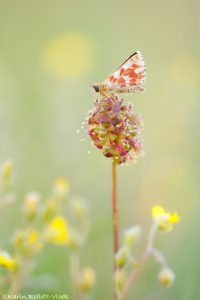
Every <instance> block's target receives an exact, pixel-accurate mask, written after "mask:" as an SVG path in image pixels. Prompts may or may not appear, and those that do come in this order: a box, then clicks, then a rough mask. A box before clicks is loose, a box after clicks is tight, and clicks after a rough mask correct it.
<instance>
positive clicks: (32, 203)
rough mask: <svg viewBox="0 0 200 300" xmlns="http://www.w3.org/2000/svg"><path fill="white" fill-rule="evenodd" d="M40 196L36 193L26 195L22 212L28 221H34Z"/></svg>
mask: <svg viewBox="0 0 200 300" xmlns="http://www.w3.org/2000/svg"><path fill="white" fill-rule="evenodd" d="M39 202H40V195H39V194H38V193H37V192H30V193H28V194H27V195H26V198H25V202H24V211H25V214H26V216H27V218H28V219H29V220H32V219H34V217H35V216H36V214H37V211H38V204H39Z"/></svg>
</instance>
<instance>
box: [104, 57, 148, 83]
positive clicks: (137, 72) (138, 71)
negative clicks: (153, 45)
mask: <svg viewBox="0 0 200 300" xmlns="http://www.w3.org/2000/svg"><path fill="white" fill-rule="evenodd" d="M145 79H146V67H145V63H144V59H143V56H142V54H141V53H140V52H139V51H137V52H135V53H134V54H132V55H131V56H130V57H129V58H128V59H127V60H126V61H125V62H124V63H123V64H122V65H121V66H120V67H119V68H118V69H117V70H116V71H115V72H113V73H112V74H111V75H110V76H108V78H107V79H106V80H105V81H104V84H106V85H108V86H109V87H113V88H114V87H116V88H125V87H134V86H135V87H137V86H140V85H142V84H143V83H144V82H145Z"/></svg>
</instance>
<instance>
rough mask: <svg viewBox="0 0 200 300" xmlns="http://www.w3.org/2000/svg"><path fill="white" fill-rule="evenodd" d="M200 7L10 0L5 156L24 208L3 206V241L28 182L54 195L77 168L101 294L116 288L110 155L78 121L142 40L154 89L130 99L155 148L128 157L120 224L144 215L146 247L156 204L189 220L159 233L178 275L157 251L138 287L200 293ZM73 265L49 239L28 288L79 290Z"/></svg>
mask: <svg viewBox="0 0 200 300" xmlns="http://www.w3.org/2000/svg"><path fill="white" fill-rule="evenodd" d="M199 11H200V3H199V1H197V0H192V1H186V0H182V1H172V0H169V1H158V0H157V1H131V0H129V1H128V0H125V1H106V0H102V1H91V0H85V1H80V0H79V1H69V0H68V1H67V0H57V1H51V0H49V1H47V0H42V1H41V0H40V1H38V0H35V1H31V0H29V1H25V0H23V1H22V0H15V1H11V0H0V137H1V138H0V160H1V161H3V160H4V159H6V158H12V159H13V160H14V163H15V185H16V190H17V193H18V195H19V197H18V198H19V199H18V205H17V207H16V210H15V211H12V212H10V211H9V212H6V213H5V214H4V215H3V216H1V220H0V228H1V231H0V232H1V237H2V238H1V239H2V245H3V246H4V244H5V243H6V241H7V240H8V239H9V236H10V234H11V232H12V231H13V229H14V228H15V227H17V226H18V223H19V218H21V217H20V206H21V203H22V201H23V197H24V194H25V193H26V192H27V191H29V190H39V191H41V192H42V193H43V194H44V195H48V193H50V190H51V187H52V183H53V182H54V180H55V179H56V178H57V177H60V176H66V177H68V178H69V180H70V182H71V189H72V193H75V194H76V193H78V194H81V195H82V196H84V197H85V198H86V199H87V200H88V202H89V205H90V210H91V216H92V220H91V221H92V227H91V232H90V235H89V237H88V244H87V245H86V246H85V247H84V249H83V251H82V254H81V260H82V265H90V266H92V267H94V268H95V269H96V271H97V278H98V284H97V286H96V288H95V294H94V295H95V297H94V298H95V299H111V296H112V282H111V272H112V236H111V230H112V227H111V161H110V160H109V159H106V158H104V157H103V156H102V154H101V152H100V151H99V150H97V149H95V148H93V147H92V146H91V142H90V140H89V139H88V140H87V141H86V142H84V143H81V142H80V139H81V137H82V136H80V135H78V134H77V133H76V131H77V129H79V128H80V126H81V122H82V121H83V120H84V118H85V117H86V115H87V111H88V110H89V109H91V108H92V106H93V103H94V99H93V97H92V95H91V93H90V91H89V89H88V85H89V84H90V83H93V82H96V81H101V80H103V79H105V78H106V76H107V75H108V74H109V73H110V72H112V71H113V70H114V69H116V67H118V65H120V64H121V63H122V62H123V60H125V59H126V58H127V57H128V56H129V55H130V54H132V53H133V52H134V51H135V50H140V51H141V52H142V53H143V55H144V59H145V62H146V66H147V83H146V91H145V93H144V94H142V95H130V96H128V97H126V101H133V102H134V104H135V109H136V111H137V112H139V113H140V114H141V115H142V117H143V119H144V124H145V153H146V155H145V156H144V157H143V158H141V159H140V160H139V161H138V163H137V164H136V165H132V164H130V165H129V166H128V167H125V168H121V167H119V168H118V183H119V213H120V227H121V232H123V229H124V228H126V227H128V226H131V225H132V224H141V225H142V226H143V239H142V241H141V244H140V246H139V249H138V250H137V251H136V252H137V254H138V253H139V251H140V250H141V249H142V248H143V247H144V245H145V241H146V236H147V231H148V228H149V226H150V224H151V216H150V209H151V207H152V206H153V205H155V204H161V205H163V206H164V207H165V208H166V209H168V210H171V211H178V212H179V213H180V215H181V217H182V220H181V222H180V223H179V224H178V225H177V226H176V228H175V230H174V231H173V232H171V233H170V234H166V235H165V234H164V235H163V234H158V236H157V239H156V245H157V246H158V247H159V248H160V249H161V250H163V252H164V253H165V254H166V257H167V260H168V262H169V264H170V266H171V268H172V269H173V270H174V272H175V273H176V277H177V278H176V282H175V284H174V286H173V287H172V288H171V289H163V288H162V287H161V286H160V284H159V282H158V280H157V274H158V272H159V266H158V265H157V264H156V263H154V262H153V260H150V261H149V263H148V264H147V266H146V267H145V269H144V270H143V271H142V272H141V273H140V275H139V277H138V279H137V282H136V284H135V286H134V287H133V289H132V291H131V292H130V294H129V297H128V299H138V300H139V299H140V300H156V299H159V300H161V299H162V300H175V299H176V300H177V299H181V300H198V299H200V279H199V278H200V258H199V249H200V240H199V230H200V222H199V211H200V204H199V201H198V200H199V191H200V187H199V184H198V182H199V179H200V171H199V167H200V160H199V150H200V142H199V136H200V126H199V114H200V104H199V97H200V72H199V70H200V41H199V36H200V21H199ZM83 136H84V134H83ZM88 150H90V151H91V154H90V155H88ZM68 268H69V264H68V258H67V257H66V255H65V250H64V249H63V248H56V247H49V248H48V249H46V250H45V251H44V252H43V253H42V254H41V255H40V256H39V257H38V259H37V267H36V269H35V273H34V278H33V276H32V279H31V280H32V281H30V287H29V288H27V290H28V291H30V290H31V291H34V292H35V293H40V292H41V291H53V292H60V293H61V292H66V293H68V294H69V295H70V297H71V288H70V278H69V271H68ZM45 274H47V275H45ZM52 275H53V277H51V276H52ZM45 276H46V277H45ZM41 278H43V279H44V278H46V281H45V280H44V285H43V286H42V285H41V284H40V283H41V282H42V281H41V280H40V279H41ZM52 278H54V279H52ZM51 281H52V283H51V284H50V282H51ZM45 282H46V287H45Z"/></svg>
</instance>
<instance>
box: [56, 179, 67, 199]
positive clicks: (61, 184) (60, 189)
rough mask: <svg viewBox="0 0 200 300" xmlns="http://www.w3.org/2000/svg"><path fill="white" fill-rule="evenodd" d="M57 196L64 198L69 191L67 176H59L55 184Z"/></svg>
mask: <svg viewBox="0 0 200 300" xmlns="http://www.w3.org/2000/svg"><path fill="white" fill-rule="evenodd" d="M54 191H55V194H56V196H58V197H59V198H64V197H66V196H67V194H68V192H69V181H68V180H67V179H66V178H58V179H57V180H56V182H55V185H54Z"/></svg>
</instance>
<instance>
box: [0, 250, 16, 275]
mask: <svg viewBox="0 0 200 300" xmlns="http://www.w3.org/2000/svg"><path fill="white" fill-rule="evenodd" d="M0 265H1V266H3V267H5V268H6V269H9V270H11V271H15V270H16V266H17V262H16V260H15V259H13V258H11V257H10V254H9V253H8V252H6V251H0Z"/></svg>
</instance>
